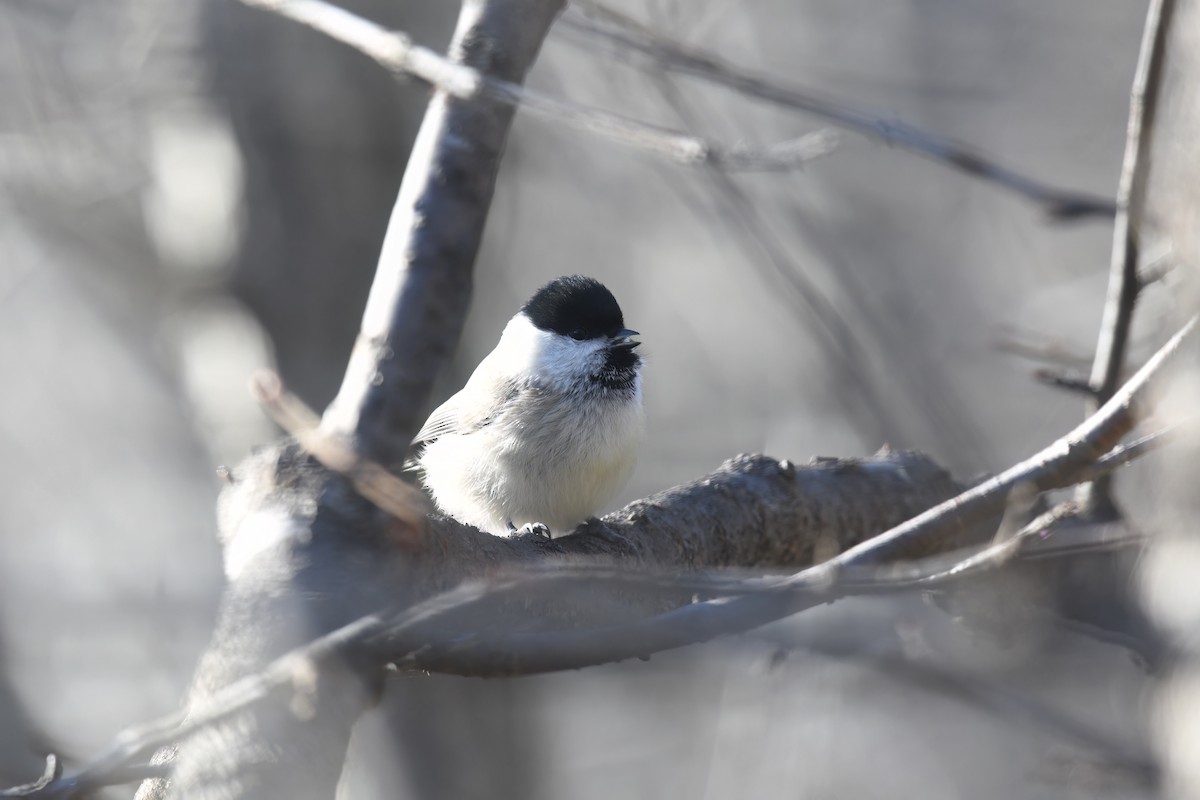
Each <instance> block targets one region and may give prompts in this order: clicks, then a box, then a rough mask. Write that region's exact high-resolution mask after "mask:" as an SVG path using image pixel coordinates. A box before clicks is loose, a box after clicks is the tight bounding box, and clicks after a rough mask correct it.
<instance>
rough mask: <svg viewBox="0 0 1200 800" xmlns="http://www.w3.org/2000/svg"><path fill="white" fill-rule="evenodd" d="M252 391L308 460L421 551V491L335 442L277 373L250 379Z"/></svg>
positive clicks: (403, 543)
mask: <svg viewBox="0 0 1200 800" xmlns="http://www.w3.org/2000/svg"><path fill="white" fill-rule="evenodd" d="M250 388H251V392H252V393H253V394H254V398H255V399H256V400H257V401H258V402H259V404H260V405H262V407H263V409H264V410H265V411H266V412H267V414H268V415H269V416H270V417H271V419H272V420H273V421H274V422H275V424H276V425H278V426H279V427H281V428H283V429H284V430H285V431H287V432H288V433H289V434H290V435H291V436H292V437H294V438H295V439H296V441H297V442H298V443H299V444H300V446H301V447H302V448H304V450H305V451H306V452H307V453H308V454H309V455H311V456H312V457H313V458H315V459H316V460H317V461H319V462H321V464H323V465H324V466H325V467H326V468H327V469H329V470H331V471H333V472H336V473H337V474H339V475H342V476H343V477H345V478H346V479H347V480H349V481H350V482H351V483H352V484H353V485H354V489H355V491H357V492H358V493H359V494H361V495H362V496H363V497H365V498H367V499H368V500H370V501H371V502H372V503H374V504H375V505H376V506H377V507H379V508H380V509H382V510H384V511H386V512H388V513H389V514H391V515H392V516H393V517H396V519H398V520H400V521H401V522H403V523H404V525H403V526H397V527H394V528H392V532H393V534H394V539H395V541H396V544H397V545H398V546H401V547H406V548H414V547H417V546H419V545H420V543H421V539H422V531H423V530H424V527H425V515H426V513H427V506H428V504H427V503H426V502H425V495H424V494H423V493H422V492H421V490H420V489H418V488H416V487H415V486H412V485H410V484H407V483H405V482H404V481H402V480H400V479H399V478H397V477H396V476H395V475H393V474H391V473H390V472H388V471H387V470H386V469H384V468H383V466H381V465H380V464H377V463H375V462H374V461H370V460H368V459H366V458H363V457H362V456H360V455H359V454H358V453H356V452H355V451H354V450H353V449H352V448H350V447H349V446H348V445H347V444H346V443H345V442H343V441H342V440H341V439H339V438H337V437H336V436H333V435H331V434H328V433H325V432H322V431H321V429H320V424H321V419H320V417H318V416H317V415H316V413H315V412H314V411H313V410H312V409H310V408H309V407H308V406H306V405H305V404H304V402H303V401H302V400H301V399H300V398H299V397H296V395H294V394H292V393H291V392H289V391H287V389H286V388H284V385H283V380H282V379H281V378H280V377H279V376H278V375H277V374H275V373H274V372H271V371H270V370H260V371H259V372H258V373H256V374H255V375H254V376H253V377H252V378H251V380H250Z"/></svg>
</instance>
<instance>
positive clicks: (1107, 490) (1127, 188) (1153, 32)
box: [1076, 0, 1175, 519]
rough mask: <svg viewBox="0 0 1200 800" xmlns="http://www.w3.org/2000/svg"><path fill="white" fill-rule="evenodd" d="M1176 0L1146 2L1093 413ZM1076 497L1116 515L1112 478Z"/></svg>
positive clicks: (1132, 276)
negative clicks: (1146, 7) (1148, 4)
mask: <svg viewBox="0 0 1200 800" xmlns="http://www.w3.org/2000/svg"><path fill="white" fill-rule="evenodd" d="M1174 7H1175V3H1174V0H1150V6H1149V8H1148V9H1147V11H1146V26H1145V30H1144V32H1143V34H1142V49H1141V55H1140V56H1139V57H1138V65H1137V71H1136V72H1135V74H1134V79H1133V88H1132V90H1131V91H1130V97H1129V124H1128V130H1127V133H1126V139H1125V158H1124V161H1123V163H1122V165H1121V178H1120V183H1119V184H1118V185H1117V213H1116V218H1115V221H1114V225H1113V249H1112V260H1111V263H1110V266H1109V276H1108V297H1107V300H1106V301H1105V305H1104V317H1103V319H1102V320H1101V323H1100V338H1099V341H1098V342H1097V344H1096V356H1095V360H1094V361H1093V362H1092V373H1091V377H1090V378H1089V380H1088V383H1089V385H1090V387H1091V390H1092V393H1093V394H1092V397H1091V398H1090V399H1089V401H1088V404H1087V410H1088V413H1089V414H1091V413H1094V412H1095V410H1096V409H1097V408H1099V407H1100V406H1102V405H1103V404H1104V403H1105V402H1107V401H1108V399H1109V398H1110V397H1112V395H1113V392H1115V391H1116V390H1117V386H1118V385H1119V384H1120V382H1121V371H1122V369H1124V367H1125V354H1126V351H1127V350H1128V346H1129V331H1130V328H1131V327H1132V326H1133V310H1134V306H1135V305H1136V304H1137V297H1138V292H1139V291H1140V290H1141V288H1142V282H1141V279H1140V278H1139V275H1138V253H1139V250H1140V248H1139V246H1138V225H1139V223H1140V221H1141V215H1142V206H1143V205H1144V201H1145V193H1146V181H1147V176H1148V175H1149V172H1150V164H1149V160H1150V142H1151V136H1150V135H1149V133H1150V131H1151V130H1152V129H1153V126H1154V114H1155V110H1156V107H1157V105H1158V89H1159V83H1160V75H1161V73H1162V62H1163V58H1164V54H1165V52H1166V40H1167V34H1168V32H1169V31H1170V28H1171V15H1172V12H1173V10H1174ZM1076 500H1077V502H1078V503H1079V504H1080V506H1081V507H1082V508H1083V509H1084V510H1085V511H1086V512H1087V513H1089V514H1091V515H1092V516H1094V517H1096V518H1097V519H1115V518H1116V517H1117V516H1118V512H1117V509H1116V505H1115V504H1114V503H1113V499H1112V490H1111V479H1110V478H1109V477H1108V476H1102V477H1099V478H1097V479H1096V480H1094V481H1092V482H1090V483H1086V484H1084V485H1082V486H1080V487H1079V489H1078V491H1077V492H1076Z"/></svg>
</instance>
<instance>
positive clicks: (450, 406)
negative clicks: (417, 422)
mask: <svg viewBox="0 0 1200 800" xmlns="http://www.w3.org/2000/svg"><path fill="white" fill-rule="evenodd" d="M639 335H640V334H639V333H638V332H637V331H634V330H630V329H629V328H626V327H625V319H624V315H623V314H622V313H621V307H620V305H618V303H617V300H616V298H615V297H613V294H612V292H610V291H609V290H608V289H607V288H606V287H605V286H604V284H602V283H600V281H598V280H595V279H594V278H589V277H585V276H582V275H567V276H563V277H560V278H556V279H555V280H552V281H550V282H549V283H547V284H546V285H544V286H542V287H541V288H540V289H538V290H537V291H536V292H535V293H534V294H533V296H532V297H530V298H529V300H528V301H527V302H526V303H525V304H524V305H523V306H521V309H520V310H519V311H518V312H517V313H516V315H514V316H513V318H512V319H511V320H509V322H508V324H507V325H506V326H505V328H504V331H503V333H502V334H501V336H500V341H499V342H498V343H497V344H496V347H495V349H493V350H492V352H491V353H489V354H488V355H487V356H486V357H485V358H484V359H483V360H482V361H481V362H480V363H479V366H477V367H476V368H475V371H474V372H473V373H472V374H471V377H470V378H469V379H468V380H467V382H466V384H465V385H464V386H463V388H462V389H461V390H459V391H458V392H457V393H456V394H454V395H453V396H452V397H450V399H448V400H446V401H445V402H444V403H442V404H441V405H440V406H438V408H437V409H436V410H434V412H433V413H432V414H430V415H429V419H428V420H427V421H426V422H425V424H424V426H422V428H421V430H420V432H419V433H418V434H417V435H416V437H415V438H414V440H413V445H414V447H415V448H416V452H417V454H418V455H417V456H416V461H415V463H416V467H417V470H418V472H419V473H420V475H421V478H422V481H423V483H424V485H425V487H426V489H427V490H428V491H429V493H430V495H431V496H432V498H433V501H434V504H435V505H436V506H437V508H438V510H439V511H441V512H442V513H443V514H445V515H447V516H450V517H453V518H454V519H456V520H458V521H459V522H463V523H466V524H468V525H472V526H474V527H476V528H478V529H480V530H482V531H486V532H488V533H493V534H496V535H501V536H505V535H513V534H531V533H532V534H538V535H541V536H546V537H553V536H555V535H562V534H565V533H569V532H570V531H572V530H573V529H574V528H575V527H576V526H577V525H578V524H579V523H581V522H583V521H584V520H586V519H588V518H590V517H592V516H593V515H595V514H596V513H597V512H598V511H599V510H600V509H601V508H602V507H603V506H604V504H605V503H607V502H609V501H610V500H611V499H612V498H613V496H614V495H616V493H617V492H618V491H620V490H621V488H622V487H623V486H624V485H625V483H626V481H628V479H629V475H630V473H632V472H633V468H634V465H635V463H636V461H637V454H638V449H639V447H640V444H641V440H642V437H643V434H644V431H645V412H644V408H643V402H642V365H643V359H642V357H641V355H640V354H639V353H638V352H637V348H638V347H639V346H640V345H641V342H640V341H639V340H637V339H634V338H633V337H635V336H639Z"/></svg>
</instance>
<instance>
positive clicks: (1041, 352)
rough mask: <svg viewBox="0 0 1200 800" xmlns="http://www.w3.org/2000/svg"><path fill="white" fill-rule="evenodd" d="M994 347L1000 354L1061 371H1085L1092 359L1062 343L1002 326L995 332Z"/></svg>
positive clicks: (1034, 333) (1039, 334)
mask: <svg viewBox="0 0 1200 800" xmlns="http://www.w3.org/2000/svg"><path fill="white" fill-rule="evenodd" d="M994 343H995V346H996V347H997V348H998V349H1000V350H1001V351H1002V352H1005V353H1011V354H1013V355H1015V356H1020V357H1021V358H1027V359H1029V360H1030V361H1039V362H1042V363H1045V364H1053V365H1054V366H1056V367H1059V368H1062V369H1072V370H1086V369H1089V368H1090V367H1091V364H1092V357H1091V356H1090V355H1084V354H1083V353H1082V352H1081V351H1078V350H1075V349H1074V348H1072V347H1070V346H1069V345H1067V344H1065V343H1064V342H1061V341H1058V340H1056V339H1052V338H1051V337H1049V336H1047V335H1045V334H1041V333H1037V332H1033V331H1022V330H1019V329H1017V328H1015V327H1011V326H1003V327H1002V328H1001V329H1000V330H999V331H997V333H996V336H995V340H994Z"/></svg>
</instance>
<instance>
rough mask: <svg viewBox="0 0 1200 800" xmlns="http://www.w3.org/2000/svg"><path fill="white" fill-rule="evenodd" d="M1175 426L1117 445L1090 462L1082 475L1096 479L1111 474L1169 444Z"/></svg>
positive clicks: (1086, 478)
mask: <svg viewBox="0 0 1200 800" xmlns="http://www.w3.org/2000/svg"><path fill="white" fill-rule="evenodd" d="M1175 427H1176V426H1173V425H1172V426H1169V427H1166V428H1163V429H1162V430H1157V431H1154V432H1153V433H1148V434H1146V435H1145V436H1143V437H1141V438H1140V439H1136V440H1134V441H1132V442H1130V443H1129V444H1126V445H1122V446H1121V447H1118V448H1117V449H1116V450H1113V451H1112V452H1111V453H1109V454H1108V455H1106V456H1104V458H1101V459H1100V460H1099V461H1097V462H1096V463H1095V464H1092V466H1091V467H1089V468H1088V469H1087V470H1085V471H1084V473H1083V475H1082V477H1083V478H1084V479H1085V480H1096V479H1097V478H1101V477H1103V476H1105V475H1111V474H1112V473H1114V472H1116V471H1117V470H1118V469H1120V468H1121V467H1123V466H1125V465H1126V464H1129V463H1131V462H1133V461H1136V460H1137V459H1139V458H1141V457H1142V456H1144V455H1146V454H1147V453H1150V452H1153V451H1154V450H1157V449H1159V448H1160V447H1163V446H1164V445H1168V444H1170V443H1171V434H1172V433H1174V432H1175Z"/></svg>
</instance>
